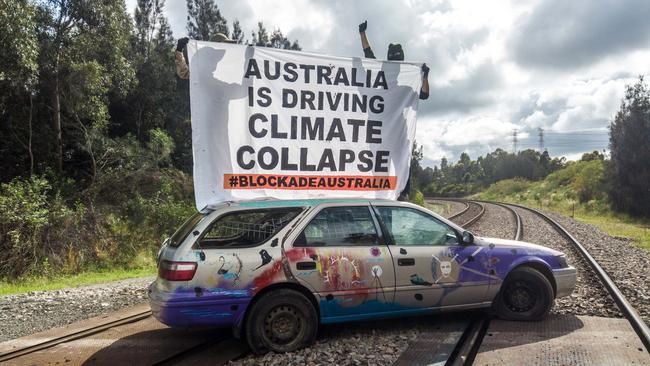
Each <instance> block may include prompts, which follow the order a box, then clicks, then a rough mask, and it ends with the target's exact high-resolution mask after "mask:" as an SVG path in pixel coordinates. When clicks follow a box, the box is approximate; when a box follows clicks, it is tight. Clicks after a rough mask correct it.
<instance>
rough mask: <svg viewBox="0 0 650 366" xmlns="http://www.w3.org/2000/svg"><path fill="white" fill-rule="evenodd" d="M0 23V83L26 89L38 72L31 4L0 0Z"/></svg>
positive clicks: (22, 1)
mask: <svg viewBox="0 0 650 366" xmlns="http://www.w3.org/2000/svg"><path fill="white" fill-rule="evenodd" d="M0 24H2V27H3V28H2V32H0V47H1V48H2V50H3V52H2V53H0V85H2V86H3V89H4V88H5V87H8V88H19V89H24V88H29V87H30V86H31V85H33V83H34V82H35V78H36V72H37V71H38V63H37V56H38V41H37V39H36V23H35V21H34V8H33V6H32V5H31V4H30V3H29V2H28V1H26V0H0ZM5 84H7V85H5ZM3 94H4V93H3Z"/></svg>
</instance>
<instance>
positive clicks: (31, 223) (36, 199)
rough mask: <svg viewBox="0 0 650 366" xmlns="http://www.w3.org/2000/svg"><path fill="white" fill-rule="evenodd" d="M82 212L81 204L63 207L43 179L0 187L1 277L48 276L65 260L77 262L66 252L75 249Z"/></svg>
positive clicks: (58, 197)
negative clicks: (40, 274)
mask: <svg viewBox="0 0 650 366" xmlns="http://www.w3.org/2000/svg"><path fill="white" fill-rule="evenodd" d="M84 212H85V208H84V206H83V205H81V204H76V205H75V206H74V207H68V206H66V204H65V203H64V201H63V199H62V198H61V196H60V195H59V194H58V193H53V192H52V186H51V185H50V183H49V182H48V181H47V180H46V179H44V178H42V177H34V178H32V179H26V180H23V179H20V178H16V179H13V180H12V181H11V182H9V183H5V184H2V185H0V275H1V276H2V277H10V278H15V277H17V276H19V275H22V274H25V273H37V272H38V273H46V274H47V273H48V272H50V271H51V269H52V266H55V269H56V268H61V267H62V266H64V264H65V263H66V258H65V257H66V256H68V257H70V256H72V257H75V258H76V257H77V255H75V254H74V253H71V254H70V253H69V252H70V251H71V249H72V248H75V247H78V244H79V243H78V242H77V241H78V239H80V235H78V234H79V233H78V227H79V226H80V223H82V221H83V220H82V218H83V216H84V215H83V214H84ZM66 253H69V254H67V255H66ZM53 254H54V255H53ZM67 259H70V258H67Z"/></svg>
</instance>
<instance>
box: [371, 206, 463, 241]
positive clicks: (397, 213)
mask: <svg viewBox="0 0 650 366" xmlns="http://www.w3.org/2000/svg"><path fill="white" fill-rule="evenodd" d="M377 211H378V212H379V216H380V218H381V220H382V222H383V223H384V225H385V227H386V229H387V230H388V232H389V234H390V235H391V236H392V238H393V242H394V243H395V244H396V245H458V243H459V242H458V237H457V236H456V231H455V230H454V229H452V228H451V227H449V226H448V225H446V224H445V223H443V222H440V221H438V220H437V219H436V218H435V217H433V216H429V215H427V214H425V213H423V212H420V211H418V210H414V209H411V208H406V207H386V206H383V207H381V206H380V207H377Z"/></svg>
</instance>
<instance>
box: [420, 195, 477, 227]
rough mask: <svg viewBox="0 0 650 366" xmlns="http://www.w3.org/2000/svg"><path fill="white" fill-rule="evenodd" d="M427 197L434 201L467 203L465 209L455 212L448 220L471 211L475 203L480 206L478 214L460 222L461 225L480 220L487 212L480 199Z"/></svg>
mask: <svg viewBox="0 0 650 366" xmlns="http://www.w3.org/2000/svg"><path fill="white" fill-rule="evenodd" d="M426 199H428V200H433V201H449V202H458V203H462V204H464V205H465V208H464V209H462V210H461V211H458V212H456V213H455V214H453V215H451V216H448V217H447V220H453V219H456V218H459V217H461V216H462V215H465V214H467V213H468V212H469V211H470V209H471V208H472V205H474V206H475V207H476V206H478V208H479V211H478V214H476V215H474V216H472V217H471V218H470V219H469V220H467V221H465V222H464V223H462V224H459V225H460V226H463V227H465V226H469V225H472V224H473V223H475V222H476V221H478V220H479V219H480V218H481V216H483V214H484V213H485V206H483V204H481V203H479V201H474V200H471V201H470V200H465V199H462V198H448V197H444V198H443V197H427V198H426Z"/></svg>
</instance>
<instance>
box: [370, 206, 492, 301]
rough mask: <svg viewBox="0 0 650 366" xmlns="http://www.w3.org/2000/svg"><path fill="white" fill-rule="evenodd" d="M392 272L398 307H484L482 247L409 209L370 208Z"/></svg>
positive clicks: (485, 284)
mask: <svg viewBox="0 0 650 366" xmlns="http://www.w3.org/2000/svg"><path fill="white" fill-rule="evenodd" d="M375 210H376V212H377V216H378V217H379V219H380V221H381V225H382V228H383V229H384V230H385V231H386V236H387V237H388V239H389V242H390V245H389V249H390V251H391V254H392V257H393V262H394V267H395V279H396V280H395V281H396V282H395V288H396V292H395V306H396V307H397V308H399V307H403V308H405V309H410V308H437V307H443V306H460V305H465V304H475V303H480V302H483V301H484V299H485V295H486V292H487V289H488V286H489V278H490V276H489V275H488V269H487V268H486V264H487V260H488V256H487V253H486V252H485V251H484V250H483V248H481V247H478V246H475V245H464V244H462V243H461V239H460V238H459V233H458V232H457V231H456V230H455V229H454V228H452V227H451V226H450V225H448V224H446V223H445V222H443V221H442V220H439V219H438V218H436V217H435V216H433V215H431V214H429V213H428V212H425V211H423V210H419V209H417V208H413V207H405V206H394V205H387V204H380V205H375Z"/></svg>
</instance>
